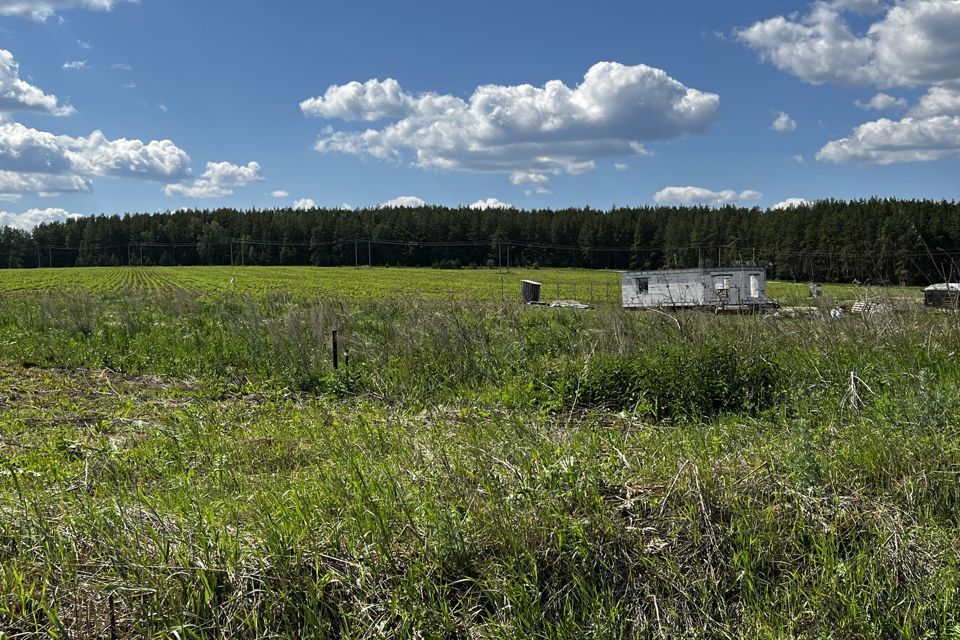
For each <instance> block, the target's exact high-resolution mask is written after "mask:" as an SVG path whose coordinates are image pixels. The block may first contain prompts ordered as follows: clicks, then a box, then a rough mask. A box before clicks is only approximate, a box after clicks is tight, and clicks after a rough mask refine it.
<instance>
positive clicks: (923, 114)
mask: <svg viewBox="0 0 960 640" xmlns="http://www.w3.org/2000/svg"><path fill="white" fill-rule="evenodd" d="M953 114H960V90H956V89H949V88H947V87H930V89H929V90H928V91H927V93H926V95H924V96H923V97H922V98H920V101H919V102H918V103H917V105H916V106H915V107H913V108H912V109H910V113H909V114H907V115H909V116H911V117H914V118H934V117H936V116H945V115H953Z"/></svg>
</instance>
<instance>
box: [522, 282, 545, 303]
mask: <svg viewBox="0 0 960 640" xmlns="http://www.w3.org/2000/svg"><path fill="white" fill-rule="evenodd" d="M520 296H521V297H522V298H523V301H524V302H525V303H527V304H533V303H535V302H540V283H539V282H534V281H533V280H521V281H520Z"/></svg>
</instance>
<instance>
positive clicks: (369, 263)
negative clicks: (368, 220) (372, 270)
mask: <svg viewBox="0 0 960 640" xmlns="http://www.w3.org/2000/svg"><path fill="white" fill-rule="evenodd" d="M367 266H368V267H372V266H373V251H372V250H371V249H370V241H369V240H367Z"/></svg>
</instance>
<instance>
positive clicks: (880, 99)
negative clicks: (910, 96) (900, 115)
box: [854, 93, 907, 111]
mask: <svg viewBox="0 0 960 640" xmlns="http://www.w3.org/2000/svg"><path fill="white" fill-rule="evenodd" d="M854 104H856V105H857V106H858V107H860V108H861V109H866V110H867V111H889V110H892V109H905V108H906V107H907V101H906V99H904V98H895V97H894V96H891V95H890V94H889V93H878V94H877V95H875V96H873V97H872V98H870V99H869V100H868V101H867V102H863V101H861V100H857V101H856V102H855V103H854Z"/></svg>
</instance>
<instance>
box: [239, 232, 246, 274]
mask: <svg viewBox="0 0 960 640" xmlns="http://www.w3.org/2000/svg"><path fill="white" fill-rule="evenodd" d="M244 253H246V251H244V250H243V239H242V238H241V239H240V266H241V267H242V266H244V265H245V263H244V260H246V258H245V257H244V255H243V254H244Z"/></svg>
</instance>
